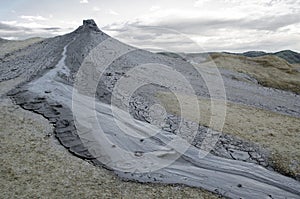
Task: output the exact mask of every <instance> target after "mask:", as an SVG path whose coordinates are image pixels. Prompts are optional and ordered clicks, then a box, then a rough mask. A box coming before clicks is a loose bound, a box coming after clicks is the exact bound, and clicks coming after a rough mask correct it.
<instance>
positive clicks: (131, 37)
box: [0, 0, 300, 52]
mask: <svg viewBox="0 0 300 199" xmlns="http://www.w3.org/2000/svg"><path fill="white" fill-rule="evenodd" d="M83 19H94V20H95V22H96V23H97V24H98V27H99V28H100V29H101V30H102V31H103V32H105V33H107V34H109V35H110V36H112V37H114V38H116V39H119V40H121V41H122V42H125V43H127V44H130V45H133V46H136V47H140V48H144V49H149V50H153V51H180V52H203V51H230V52H244V51H250V50H263V51H268V52H275V51H280V50H285V49H290V50H294V51H297V52H300V0H248V1H246V0H185V1H182V0H181V1H179V0H151V1H149V0H126V1H124V0H110V1H107V0H105V1H104V0H0V37H1V38H4V39H25V38H29V37H37V36H38V37H53V36H56V35H62V34H65V33H68V32H71V31H73V30H74V29H76V28H77V27H78V26H80V25H81V24H82V20H83Z"/></svg>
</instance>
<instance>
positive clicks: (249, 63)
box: [210, 53, 300, 94]
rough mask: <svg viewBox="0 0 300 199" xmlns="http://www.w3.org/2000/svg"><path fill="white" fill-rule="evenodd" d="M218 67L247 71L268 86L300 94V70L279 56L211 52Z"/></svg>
mask: <svg viewBox="0 0 300 199" xmlns="http://www.w3.org/2000/svg"><path fill="white" fill-rule="evenodd" d="M210 57H211V59H212V60H213V61H214V62H215V63H216V65H217V66H218V67H221V68H227V69H231V70H235V71H238V72H242V73H246V74H248V75H250V76H252V77H254V78H256V79H257V80H258V82H259V83H260V84H262V85H263V86H267V87H272V88H278V89H282V90H288V91H292V92H295V93H298V94H300V72H299V71H298V70H297V68H296V67H295V66H294V65H292V64H289V63H288V62H286V61H285V60H284V59H281V58H279V57H277V56H272V55H266V56H262V57H254V58H251V57H245V56H240V55H230V54H225V53H211V54H210Z"/></svg>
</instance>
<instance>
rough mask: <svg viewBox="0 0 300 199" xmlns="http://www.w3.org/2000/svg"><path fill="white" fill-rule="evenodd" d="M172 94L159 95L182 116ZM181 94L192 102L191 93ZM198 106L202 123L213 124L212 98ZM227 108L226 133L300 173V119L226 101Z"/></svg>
mask: <svg viewBox="0 0 300 199" xmlns="http://www.w3.org/2000/svg"><path fill="white" fill-rule="evenodd" d="M172 96H174V95H172V94H171V93H158V94H157V97H158V98H159V99H160V101H161V102H162V103H163V105H164V107H165V108H166V109H167V111H168V112H170V113H173V114H176V115H180V110H179V108H178V103H177V100H176V99H175V98H174V97H172ZM181 96H182V95H181ZM182 97H184V99H185V100H184V101H185V102H186V103H189V101H190V102H191V99H190V97H189V96H182ZM214 105H215V106H216V107H217V108H218V106H221V103H220V102H218V101H214ZM199 107H200V113H201V117H200V118H201V119H200V124H202V125H204V126H210V127H211V125H210V118H211V109H210V107H211V104H210V100H208V99H199ZM226 107H227V112H226V118H225V124H224V127H223V132H224V133H227V134H232V135H236V136H238V137H240V138H243V139H246V140H251V141H253V142H255V143H258V144H260V145H261V146H263V147H265V148H267V149H268V150H270V151H271V154H272V155H271V156H272V157H271V160H272V162H273V164H274V166H275V168H276V169H278V170H279V171H280V172H282V173H285V174H288V175H291V176H297V175H300V136H299V132H300V118H294V117H290V116H286V115H281V114H277V113H273V112H270V111H266V110H262V109H256V108H253V107H249V106H245V105H241V104H234V103H227V106H226ZM185 117H186V118H187V119H190V120H193V121H195V118H196V117H195V116H194V115H186V116H185ZM212 128H213V127H212ZM217 130H220V129H217Z"/></svg>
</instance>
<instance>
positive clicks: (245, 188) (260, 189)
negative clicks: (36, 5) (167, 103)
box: [5, 29, 300, 198]
mask: <svg viewBox="0 0 300 199" xmlns="http://www.w3.org/2000/svg"><path fill="white" fill-rule="evenodd" d="M80 31H81V30H80V29H79V30H78V31H77V32H75V33H74V34H73V35H67V36H66V38H65V40H64V41H65V43H63V44H64V45H60V46H59V48H58V49H60V50H59V52H60V53H63V54H62V56H61V55H60V56H58V57H60V59H57V58H56V60H57V62H56V67H55V68H54V69H52V70H50V71H48V72H46V73H45V72H44V69H45V68H42V69H40V70H38V69H39V68H37V69H36V70H37V71H36V74H37V75H39V74H43V73H44V74H43V75H42V76H41V77H38V76H36V75H35V76H36V78H35V79H34V80H33V81H30V82H29V83H26V84H24V85H20V86H19V88H16V89H14V90H13V91H11V92H10V93H9V95H10V96H11V97H12V98H13V99H14V101H15V102H16V103H17V104H19V105H20V106H22V107H23V108H24V109H27V110H31V111H33V112H36V113H39V114H41V115H43V116H44V117H46V118H47V119H49V121H50V122H52V123H53V124H54V125H55V135H56V137H57V138H58V139H59V141H60V142H61V143H62V145H64V146H65V147H66V148H67V149H69V151H71V152H72V153H74V154H75V155H77V156H79V157H81V158H83V159H87V160H90V161H91V162H93V163H94V164H96V165H103V166H106V167H107V168H108V169H113V170H114V171H115V173H116V174H117V175H118V176H120V177H122V178H126V179H129V180H136V181H139V182H153V183H157V182H158V183H172V184H174V183H175V184H176V183H181V184H186V185H189V186H196V187H203V188H205V189H207V190H210V191H212V192H215V193H220V194H222V195H224V196H228V197H232V198H240V197H246V198H268V197H269V198H300V192H299V190H300V183H299V182H298V181H296V180H294V179H292V178H288V177H285V176H283V175H281V174H278V173H276V172H274V171H270V170H268V169H266V168H263V167H262V166H259V165H257V164H254V163H250V162H256V163H260V162H259V161H256V160H255V158H252V157H251V156H250V155H249V156H247V153H248V154H249V153H250V152H251V153H253V154H255V155H253V157H257V156H262V159H264V153H263V152H261V150H260V149H259V148H257V146H255V145H254V144H251V143H246V142H244V141H242V140H238V139H237V138H234V137H230V136H223V137H221V140H222V139H223V142H219V145H218V144H217V146H218V147H219V149H218V150H219V154H218V150H216V151H215V153H216V154H218V155H220V156H222V157H227V158H222V157H216V156H215V155H211V154H209V155H207V156H206V157H204V158H199V153H201V151H200V150H199V149H198V148H197V147H194V146H191V147H190V148H189V149H188V150H187V151H186V152H185V153H184V154H183V155H182V156H181V157H180V158H179V159H177V160H176V161H174V162H173V163H172V164H170V165H167V166H165V167H163V168H161V169H159V170H155V171H153V172H148V173H139V172H136V173H135V172H124V170H122V169H121V168H120V169H119V170H118V169H116V167H111V166H110V165H111V164H112V165H114V164H113V163H114V162H110V163H109V164H106V163H107V161H108V162H109V158H110V156H115V154H110V153H109V152H110V151H111V149H110V148H109V149H108V148H104V150H103V151H99V153H100V154H99V157H98V158H95V157H94V156H93V155H92V154H91V152H90V151H89V150H88V149H87V148H86V146H87V145H86V143H83V142H88V141H89V140H82V139H81V138H80V136H79V135H78V131H77V128H78V126H75V124H74V118H73V113H72V111H71V110H72V92H73V87H72V84H73V80H74V73H76V71H77V70H78V67H79V66H80V63H81V62H82V60H83V58H79V57H78V56H81V57H84V56H85V55H86V54H87V53H88V52H89V49H91V47H89V49H84V47H82V49H76V44H78V43H79V44H80V43H81V44H84V43H85V42H84V39H85V38H86V37H89V36H90V37H96V38H97V37H101V41H99V40H98V42H99V43H101V42H102V41H104V40H105V38H106V36H105V38H103V34H102V33H101V32H98V31H96V32H97V34H96V36H95V35H94V33H93V32H92V31H90V32H88V33H86V35H85V37H80V36H78V35H80ZM91 35H92V36H91ZM82 40H83V41H82ZM66 41H67V42H66ZM72 41H73V42H72ZM71 42H72V43H71ZM58 43H59V42H58ZM68 45H69V48H70V49H74V51H76V50H78V51H77V54H74V53H72V54H69V50H68V49H69V48H68ZM70 46H72V48H71V47H70ZM70 51H71V50H70ZM80 52H82V54H80ZM68 59H69V60H68ZM65 61H66V64H64V63H65ZM151 61H152V62H153V61H156V62H159V63H162V64H166V65H170V66H173V67H175V68H176V69H178V70H181V72H182V73H184V74H185V75H186V76H187V77H188V78H190V79H189V80H190V81H191V82H195V83H194V84H193V85H194V87H195V89H196V92H197V94H199V95H200V96H207V91H205V90H206V89H205V86H204V85H205V84H204V83H203V81H202V82H201V80H200V83H199V80H198V79H199V75H191V73H192V74H194V73H193V72H196V71H195V70H193V68H192V67H191V66H189V64H188V63H180V64H178V63H177V62H176V61H175V60H173V59H170V58H165V57H163V56H158V57H157V56H156V55H154V54H151V53H149V52H146V51H140V50H133V51H132V52H130V53H128V54H126V55H124V56H122V57H120V58H119V59H117V60H115V62H113V64H111V65H110V66H109V67H108V69H107V73H106V74H107V75H106V76H105V77H103V78H102V79H101V81H100V86H99V88H98V97H99V99H100V101H98V100H96V106H95V108H96V109H95V111H96V114H97V118H98V121H99V123H100V125H101V126H102V127H103V131H104V133H105V137H106V138H109V140H110V142H111V143H112V145H111V147H112V148H114V146H117V147H116V148H118V147H121V148H122V149H124V150H125V151H127V152H128V153H131V154H133V156H132V158H133V159H132V160H134V161H137V162H139V161H140V160H141V158H143V156H144V154H147V153H151V152H156V153H158V154H161V153H164V154H165V155H163V156H158V158H161V161H162V162H163V161H164V157H165V158H167V157H168V155H172V153H176V151H174V150H173V149H170V151H168V150H167V151H165V150H163V151H162V148H164V147H165V146H166V145H167V143H168V142H170V141H171V140H172V139H174V138H175V137H176V135H175V133H174V131H173V130H174V129H176V124H177V123H178V118H176V116H173V115H169V116H168V118H169V119H168V122H169V124H172V125H169V127H168V126H167V127H166V128H165V130H162V131H161V132H160V133H157V134H156V135H155V136H152V137H149V138H146V139H139V138H135V137H132V136H130V135H128V132H124V131H122V130H121V129H120V128H118V126H117V125H116V123H115V120H116V118H115V117H114V116H113V114H112V112H111V109H110V108H111V107H110V106H109V105H107V104H105V103H103V102H106V103H109V99H110V95H111V92H112V88H113V87H114V84H115V82H116V81H117V80H118V79H119V78H120V77H121V76H122V75H124V73H125V72H126V70H128V69H129V68H132V67H134V66H136V65H137V64H142V63H148V62H151ZM181 64H185V66H187V68H186V70H187V71H182V70H183V69H182V68H184V67H181V66H182V65H181ZM73 65H76V66H74V68H73V67H72V66H73ZM188 67H190V68H189V69H188ZM46 68H47V67H46ZM5 74H7V73H5ZM28 76H29V78H28V79H30V80H31V79H33V78H31V74H30V75H29V74H28ZM224 78H226V75H225V76H224ZM226 81H227V80H225V84H226ZM196 82H197V83H196ZM228 82H230V83H227V84H226V85H227V86H228V85H231V83H232V84H233V82H231V80H228ZM234 83H235V84H239V83H238V82H237V81H236V82H234ZM199 85H200V87H198V86H199ZM201 85H202V86H201ZM237 88H238V89H241V90H243V89H244V94H245V95H246V96H247V94H246V93H247V92H248V90H254V91H255V92H256V93H260V90H262V91H261V93H264V95H263V96H262V97H261V99H260V98H257V99H256V98H255V99H252V98H251V99H248V98H249V96H250V95H251V96H252V95H253V93H252V94H248V98H247V97H245V98H241V101H242V103H245V104H247V103H248V104H251V103H253V101H256V102H254V103H253V104H251V105H254V106H258V107H260V106H262V107H264V108H266V109H274V107H275V106H277V105H278V104H282V99H283V98H285V99H290V100H295V101H296V100H297V99H298V98H299V96H297V95H292V94H290V93H284V92H283V91H282V92H281V91H276V90H273V89H270V90H268V89H267V88H254V86H253V87H251V86H250V85H248V84H247V85H244V84H240V86H237ZM247 88H249V89H247ZM147 89H150V90H151V89H153V88H151V87H148V88H145V90H144V91H145V92H146V91H147V92H148V90H147ZM155 89H159V88H157V87H155ZM197 89H198V90H197ZM229 89H230V88H229ZM233 90H234V89H233ZM269 91H270V93H269V94H266V93H267V92H269ZM142 93H143V92H142ZM234 93H235V92H232V94H230V95H229V96H231V98H232V99H233V101H234V100H237V99H239V98H240V96H238V94H234ZM250 93H251V92H250ZM104 95H105V96H106V97H105V98H101V96H104ZM241 95H242V94H241ZM272 95H275V96H279V98H278V100H277V101H276V99H275V102H273V101H272V103H269V102H266V103H265V102H264V101H263V102H262V103H263V104H262V105H261V103H260V100H262V99H265V98H264V96H265V97H266V96H272ZM150 96H151V95H145V96H139V95H137V96H135V98H133V101H132V103H131V107H132V108H133V110H132V111H133V113H134V114H136V118H138V119H139V120H142V121H145V122H148V121H147V111H146V110H147V108H146V107H143V106H145V105H146V106H150V103H152V102H153V101H155V99H151V98H150ZM227 96H228V95H227ZM287 96H288V97H287ZM292 96H294V97H292ZM139 97H140V98H139ZM273 97H274V96H273ZM272 99H273V98H272ZM142 100H145V101H142ZM141 101H142V104H143V106H142V105H140V104H141V103H140V102H141ZM250 101H251V103H250ZM88 102H89V101H88ZM147 103H149V104H147ZM282 106H283V107H286V110H295V111H296V112H289V111H286V110H283V112H284V113H286V114H291V115H296V116H299V115H298V113H299V111H298V108H297V106H298V105H297V102H296V103H294V104H293V103H289V104H285V103H284V104H283V105H282ZM91 108H94V107H91V104H90V103H83V104H82V112H85V111H86V110H88V109H91ZM75 120H76V118H75ZM119 122H123V121H122V120H120V121H119ZM145 122H144V123H143V122H140V121H136V124H133V125H137V126H128V130H129V131H134V129H135V128H141V127H144V128H145V131H151V125H150V124H148V123H145ZM125 125H127V124H125ZM83 128H85V129H86V131H87V132H89V131H92V130H93V129H90V128H89V127H86V126H83ZM173 128H174V129H173ZM149 129H150V130H149ZM166 130H167V131H166ZM206 131H207V129H205V128H204V127H200V128H199V137H198V140H197V137H196V140H195V142H196V143H194V145H196V146H197V142H199V143H201V139H202V138H201V135H203V134H205V132H206ZM90 141H92V140H90ZM235 141H236V143H237V144H236V146H235V147H236V148H235V151H234V150H233V152H228V150H226V148H227V147H228V145H234V142H235ZM226 146H227V147H226ZM224 150H225V152H224V153H223V152H222V151H224ZM243 150H244V151H243ZM137 152H138V153H137ZM159 152H161V153H159ZM243 152H245V153H243ZM134 154H135V155H134ZM237 154H240V155H237ZM102 155H103V156H105V157H106V159H102V158H101V157H102ZM117 157H118V156H115V157H114V158H117ZM234 157H235V158H234ZM107 158H108V160H107ZM239 158H241V160H243V161H245V162H243V161H236V160H234V159H239ZM265 158H266V157H265ZM263 162H264V163H260V164H262V165H264V164H266V165H264V166H267V160H264V161H263ZM141 164H142V163H141ZM129 166H130V165H129ZM129 170H130V169H129Z"/></svg>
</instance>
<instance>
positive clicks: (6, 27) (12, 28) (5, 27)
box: [0, 22, 24, 31]
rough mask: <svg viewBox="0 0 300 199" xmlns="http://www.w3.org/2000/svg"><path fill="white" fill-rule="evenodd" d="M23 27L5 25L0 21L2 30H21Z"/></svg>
mask: <svg viewBox="0 0 300 199" xmlns="http://www.w3.org/2000/svg"><path fill="white" fill-rule="evenodd" d="M23 29H24V28H22V27H17V26H11V25H7V24H4V23H1V22H0V30H4V31H20V30H23Z"/></svg>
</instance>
